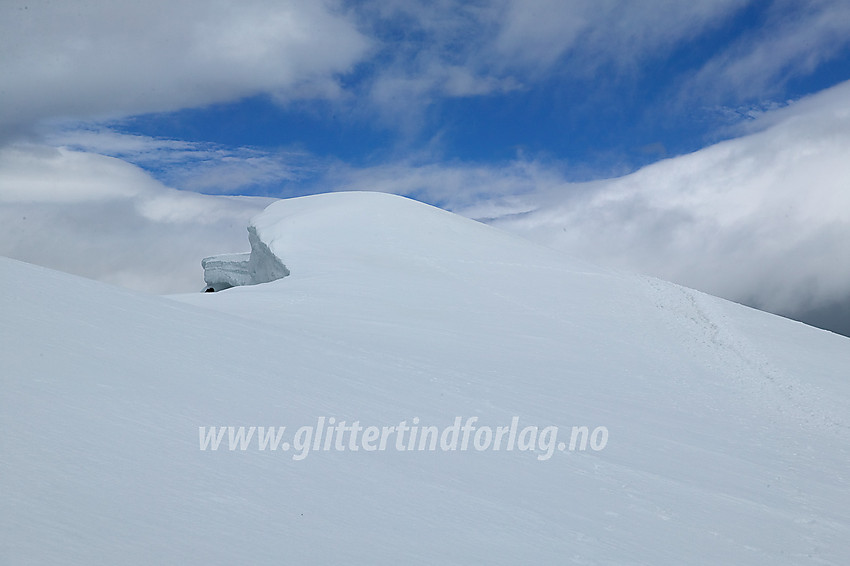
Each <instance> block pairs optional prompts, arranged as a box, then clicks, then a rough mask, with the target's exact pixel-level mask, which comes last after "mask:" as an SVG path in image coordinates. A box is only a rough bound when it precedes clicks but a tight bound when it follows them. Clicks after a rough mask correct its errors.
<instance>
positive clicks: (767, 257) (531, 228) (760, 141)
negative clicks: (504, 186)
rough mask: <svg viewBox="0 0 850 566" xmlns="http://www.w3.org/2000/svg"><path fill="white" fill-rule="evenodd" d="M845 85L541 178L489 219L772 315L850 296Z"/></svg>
mask: <svg viewBox="0 0 850 566" xmlns="http://www.w3.org/2000/svg"><path fill="white" fill-rule="evenodd" d="M848 100H850V83H844V84H842V85H840V86H838V87H835V88H833V89H831V90H830V91H827V92H825V93H822V94H820V95H817V96H814V97H812V98H810V99H808V100H806V101H803V102H801V103H799V104H798V105H792V106H790V107H788V108H786V109H783V110H780V111H778V112H779V113H780V114H781V117H780V118H776V119H774V118H773V117H771V116H770V113H768V114H767V115H766V116H765V118H764V119H765V120H766V121H771V122H772V124H771V125H770V126H769V127H767V128H766V129H764V130H763V131H760V132H758V133H754V134H750V135H748V136H745V137H742V138H738V139H735V140H731V141H727V142H723V143H720V144H717V145H715V146H711V147H709V148H706V149H703V150H701V151H698V152H696V153H693V154H690V155H685V156H681V157H677V158H674V159H669V160H666V161H662V162H659V163H656V164H654V165H651V166H649V167H646V168H644V169H642V170H640V171H638V172H636V173H633V174H631V175H628V176H626V177H622V178H619V179H612V180H609V181H598V182H594V183H588V184H582V185H575V186H572V187H569V188H568V190H564V187H563V186H562V187H541V190H540V191H539V192H538V193H536V194H534V195H530V196H527V197H526V198H524V199H522V202H523V203H524V205H525V206H527V207H528V206H532V205H533V206H535V207H536V209H535V210H534V211H532V212H528V213H526V214H518V215H515V216H505V217H503V218H502V219H500V220H498V221H497V222H496V224H497V225H500V226H503V227H505V228H509V229H511V230H516V231H518V232H522V233H524V234H527V235H528V236H530V237H532V238H534V239H537V240H539V241H541V242H545V243H546V244H548V245H552V246H554V247H557V248H559V249H562V250H565V251H568V252H570V253H572V254H575V255H579V256H582V257H586V258H591V259H595V260H596V261H600V262H605V263H609V264H613V265H617V266H619V267H622V268H626V269H630V270H637V271H642V272H648V273H651V274H654V275H658V276H660V277H662V278H665V279H669V280H672V281H677V282H680V283H683V284H686V285H688V286H691V287H695V288H698V289H702V290H705V291H708V292H710V293H713V294H716V295H719V296H723V297H727V298H730V299H733V300H739V301H744V302H749V303H755V304H758V305H760V306H762V307H764V308H767V309H769V310H773V311H778V312H800V311H802V310H805V309H811V308H817V307H823V306H824V305H828V304H830V303H834V302H837V301H842V300H846V299H847V298H848V296H850V192H848V190H847V185H846V179H848V178H850V162H848V160H847V154H848V152H850V103H848Z"/></svg>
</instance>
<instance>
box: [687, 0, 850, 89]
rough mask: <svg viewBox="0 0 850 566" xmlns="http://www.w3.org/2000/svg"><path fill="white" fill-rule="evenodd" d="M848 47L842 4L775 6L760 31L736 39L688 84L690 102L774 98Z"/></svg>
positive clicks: (782, 1) (784, 1) (820, 1)
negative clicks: (691, 100)
mask: <svg viewBox="0 0 850 566" xmlns="http://www.w3.org/2000/svg"><path fill="white" fill-rule="evenodd" d="M849 46H850V4H848V3H847V2H846V1H845V0H817V1H814V2H796V1H793V0H777V1H775V2H774V3H773V4H772V6H771V9H770V10H769V11H768V19H767V22H766V23H765V25H764V26H763V27H761V28H760V29H758V30H757V31H755V32H752V33H750V34H747V35H745V36H743V37H741V38H740V39H739V40H738V41H737V42H735V43H734V44H733V45H731V46H730V47H728V48H727V49H726V50H725V51H723V52H721V53H719V54H718V55H717V56H716V57H714V58H713V59H711V60H710V61H709V62H707V63H706V64H705V66H704V67H703V68H702V69H701V70H700V71H699V72H698V73H697V74H696V75H695V76H694V77H693V78H692V79H690V80H689V81H688V83H687V84H686V87H685V91H686V92H687V94H688V96H689V97H690V98H699V99H705V98H707V97H727V98H731V99H732V100H746V99H748V98H764V97H766V96H773V95H775V94H776V93H777V92H779V91H780V89H781V88H782V87H784V85H785V84H786V83H787V82H788V81H789V80H791V79H794V78H797V77H801V76H806V75H808V74H810V73H812V72H813V71H814V70H815V69H817V68H818V66H819V65H821V64H822V63H823V62H824V61H827V60H829V59H831V58H832V57H833V56H835V55H836V54H838V53H839V52H841V51H843V50H846V49H847V48H848V47H849Z"/></svg>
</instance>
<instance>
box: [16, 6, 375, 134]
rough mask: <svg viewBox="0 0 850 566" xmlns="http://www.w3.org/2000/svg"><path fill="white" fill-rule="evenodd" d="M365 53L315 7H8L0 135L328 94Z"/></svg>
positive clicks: (355, 36)
mask: <svg viewBox="0 0 850 566" xmlns="http://www.w3.org/2000/svg"><path fill="white" fill-rule="evenodd" d="M369 48H370V41H369V40H368V39H367V38H366V37H365V36H363V35H362V34H361V33H359V32H358V31H357V30H356V29H355V27H354V25H353V24H352V23H351V22H350V21H349V20H347V19H346V18H345V17H344V15H343V14H341V13H340V12H339V11H338V10H336V9H332V6H330V5H329V4H327V3H324V2H319V1H313V0H291V1H287V2H281V1H263V0H245V1H239V2H236V1H227V0H225V1H220V2H206V1H185V0H184V1H177V2H175V1H171V0H168V1H166V0H150V1H146V2H112V1H110V0H91V1H88V2H49V1H47V0H34V1H29V2H26V3H24V2H20V3H16V2H4V3H2V4H0V53H3V57H0V76H2V77H3V79H2V89H1V90H2V99H3V104H2V105H0V125H3V127H4V129H5V130H6V131H10V130H12V129H13V128H16V127H17V128H21V129H23V128H29V127H30V126H31V125H32V124H34V123H37V122H38V121H40V120H43V119H47V118H57V117H60V118H61V117H72V118H80V119H84V118H85V119H88V118H103V117H116V116H125V115H134V114H140V113H145V112H156V111H167V110H176V109H179V108H183V107H195V106H202V105H205V104H210V103H213V102H220V101H229V100H233V99H237V98H240V97H244V96H250V95H254V94H259V93H278V94H279V95H280V96H286V93H287V92H289V93H291V92H297V90H298V89H299V88H305V87H304V85H309V84H314V85H315V84H325V85H326V86H325V87H324V89H323V92H330V91H329V90H328V87H327V84H328V82H329V81H330V82H334V81H333V77H334V75H335V74H337V73H343V72H346V71H348V70H350V69H351V67H352V65H354V64H355V63H356V62H357V61H359V60H360V59H361V58H362V57H363V56H364V55H365V54H366V53H367V52H368V50H369ZM311 92H315V90H313V91H311Z"/></svg>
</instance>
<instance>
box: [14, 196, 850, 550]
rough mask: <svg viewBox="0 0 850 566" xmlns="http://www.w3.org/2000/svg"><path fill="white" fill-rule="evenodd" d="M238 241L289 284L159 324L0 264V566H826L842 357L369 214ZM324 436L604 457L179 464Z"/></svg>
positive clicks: (331, 211) (338, 206) (849, 350)
mask: <svg viewBox="0 0 850 566" xmlns="http://www.w3.org/2000/svg"><path fill="white" fill-rule="evenodd" d="M253 225H254V226H255V228H256V231H257V234H258V236H259V238H260V239H261V240H262V241H263V242H264V243H266V244H267V245H268V247H269V249H270V250H271V251H272V252H274V254H275V255H276V256H277V257H279V258H280V260H281V261H282V262H283V263H284V264H285V265H286V266H287V267H288V269H289V270H290V275H289V276H287V277H285V278H283V279H280V280H277V281H274V282H271V283H266V284H262V285H256V286H251V287H236V288H232V289H228V290H225V291H222V292H219V293H208V294H201V293H198V294H193V295H185V296H180V297H175V298H176V299H178V300H174V299H175V298H162V297H154V296H146V295H139V294H134V293H132V292H129V291H125V290H121V289H117V288H113V287H109V286H107V285H104V284H101V283H97V282H93V281H88V280H84V279H79V278H76V277H73V276H69V275H65V274H61V273H58V272H53V271H50V270H47V269H43V268H38V267H33V266H29V265H26V264H22V263H19V262H16V261H12V260H0V271H2V277H0V286H2V288H0V312H2V314H3V316H2V318H1V319H0V333H2V334H0V354H1V355H0V378H2V391H3V396H2V397H0V419H1V420H0V427H1V428H2V431H3V434H2V436H0V438H2V453H3V457H2V459H0V478H2V482H3V484H4V487H3V489H2V490H0V523H2V524H0V562H3V563H10V564H29V563H32V564H44V563H63V564H112V563H122V564H150V563H156V562H161V563H180V564H233V563H243V564H281V563H286V564H326V563H346V564H350V563H353V564H482V563H484V564H718V563H726V564H771V565H774V564H845V563H847V562H848V560H850V548H849V547H848V543H847V542H846V541H847V540H850V477H848V476H847V470H848V464H850V449H848V446H850V444H848V440H850V422H848V420H850V419H848V417H847V414H848V412H847V407H848V406H850V384H848V381H847V379H846V370H847V368H848V367H850V340H848V339H846V338H843V337H839V336H837V335H834V334H830V333H828V332H823V331H819V330H815V329H812V328H809V327H806V326H803V325H801V324H798V323H794V322H791V321H788V320H785V319H781V318H779V317H776V316H772V315H767V314H765V313H761V312H758V311H753V310H751V309H747V308H745V307H741V306H739V305H735V304H732V303H728V302H725V301H721V300H719V299H715V298H713V297H710V296H707V295H703V294H701V293H698V292H695V291H691V290H688V289H684V288H681V287H678V286H675V285H672V284H668V283H664V282H661V281H658V280H654V279H650V278H646V277H638V276H632V275H627V274H622V273H619V272H614V271H608V270H603V269H598V268H595V267H593V266H590V265H587V264H584V263H582V262H578V261H571V260H568V259H564V258H563V257H562V256H560V255H558V254H556V253H554V252H551V251H549V250H547V249H545V248H541V247H537V246H535V245H532V244H529V243H528V242H526V241H524V240H522V239H520V238H518V237H515V236H512V235H508V234H505V233H503V232H500V231H498V230H496V229H494V228H491V227H488V226H484V225H481V224H478V223H475V222H472V221H469V220H466V219H463V218H460V217H458V216H455V215H452V214H449V213H446V212H444V211H440V210H437V209H434V208H431V207H428V206H426V205H422V204H419V203H416V202H413V201H410V200H407V199H403V198H401V197H395V196H391V195H383V194H370V193H336V194H331V195H319V196H314V197H304V198H300V199H292V200H289V201H281V202H279V203H275V204H273V205H272V206H270V207H269V208H268V209H267V210H266V212H264V213H262V214H260V215H259V216H258V217H256V218H255V219H254V221H253ZM211 251H212V252H214V251H218V250H211ZM322 416H324V417H328V418H330V417H334V418H336V419H338V420H346V421H347V422H349V423H350V422H352V421H354V420H359V421H361V422H362V423H363V424H364V425H377V426H382V425H386V426H392V425H397V424H398V423H400V422H401V421H406V422H407V423H411V422H412V419H413V418H414V417H418V418H419V419H420V421H421V422H422V424H423V425H436V426H440V427H444V426H448V425H450V424H451V423H452V422H453V420H454V419H455V417H458V416H461V417H463V418H464V419H466V418H468V417H478V419H479V421H478V423H477V424H478V425H479V426H483V425H489V426H492V427H496V426H501V425H506V424H509V423H510V422H511V419H512V418H513V417H519V418H520V422H521V423H523V424H533V425H538V426H540V427H541V428H542V427H545V426H549V425H555V426H559V427H560V430H559V435H561V436H559V438H561V439H562V440H565V438H564V436H563V435H565V434H568V432H569V429H570V427H572V426H573V425H587V426H589V427H591V428H593V427H597V426H605V427H607V429H608V431H609V433H610V436H609V441H608V443H607V446H605V448H604V449H603V450H599V451H593V450H586V451H583V452H580V451H576V452H569V451H565V452H560V451H555V452H554V453H553V454H552V455H551V458H549V459H540V456H543V454H541V452H540V451H537V452H535V453H532V452H528V451H519V450H514V451H492V450H490V451H474V450H469V451H446V452H444V451H440V450H437V451H434V452H427V451H424V452H420V451H397V450H392V449H388V450H386V451H375V452H367V451H365V450H360V451H357V452H352V451H349V450H346V451H334V450H331V451H327V452H322V451H315V452H311V453H310V454H309V455H308V456H307V457H306V458H304V459H303V460H300V461H296V460H295V459H293V452H292V451H288V452H284V451H281V450H277V451H270V450H264V451H261V450H259V449H256V448H254V449H248V450H245V451H240V450H234V451H230V450H227V449H225V448H221V449H219V450H218V451H211V450H205V451H202V450H200V448H199V439H198V427H200V426H213V425H214V426H222V425H232V426H240V425H244V426H266V427H268V426H287V431H291V430H294V429H297V428H298V427H300V426H303V425H312V424H314V423H316V421H317V418H319V417H322ZM287 436H289V433H287ZM226 442H227V441H226V440H225V443H226Z"/></svg>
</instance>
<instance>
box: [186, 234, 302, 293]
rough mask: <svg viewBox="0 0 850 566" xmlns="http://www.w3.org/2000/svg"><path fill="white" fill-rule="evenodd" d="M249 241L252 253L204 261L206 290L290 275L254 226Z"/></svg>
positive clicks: (266, 281)
mask: <svg viewBox="0 0 850 566" xmlns="http://www.w3.org/2000/svg"><path fill="white" fill-rule="evenodd" d="M248 242H249V243H250V244H251V252H250V253H242V254H223V255H216V256H212V257H207V258H204V259H203V260H201V266H203V268H204V282H205V283H206V289H207V290H212V291H221V290H222V289H229V288H230V287H239V286H241V285H257V284H259V283H268V282H270V281H275V280H277V279H281V278H283V277H286V276H287V275H289V269H287V267H286V265H284V263H283V261H281V259H280V258H279V257H277V256H276V255H275V254H274V253H273V252H272V251H271V250H270V249H269V246H268V245H267V244H266V243H265V242H263V241H262V240H261V239H260V237H259V236H258V235H257V229H256V228H255V227H254V226H248Z"/></svg>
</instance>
